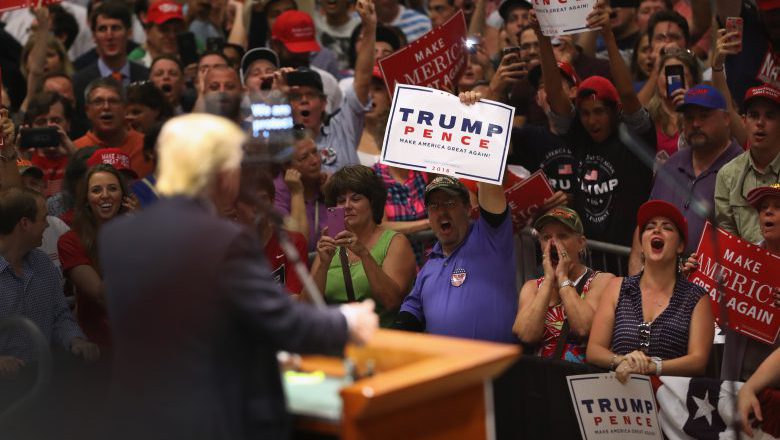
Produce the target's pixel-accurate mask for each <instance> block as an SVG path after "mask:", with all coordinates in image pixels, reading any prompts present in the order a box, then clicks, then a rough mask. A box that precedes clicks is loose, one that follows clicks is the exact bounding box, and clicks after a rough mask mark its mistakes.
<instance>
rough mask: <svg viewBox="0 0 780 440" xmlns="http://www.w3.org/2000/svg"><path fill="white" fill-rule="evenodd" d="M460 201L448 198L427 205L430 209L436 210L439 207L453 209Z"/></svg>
mask: <svg viewBox="0 0 780 440" xmlns="http://www.w3.org/2000/svg"><path fill="white" fill-rule="evenodd" d="M457 204H458V203H457V202H456V201H455V200H447V201H446V202H441V203H439V202H430V203H428V205H427V208H428V211H435V210H437V209H439V208H444V209H452V208H454V207H455V205H457Z"/></svg>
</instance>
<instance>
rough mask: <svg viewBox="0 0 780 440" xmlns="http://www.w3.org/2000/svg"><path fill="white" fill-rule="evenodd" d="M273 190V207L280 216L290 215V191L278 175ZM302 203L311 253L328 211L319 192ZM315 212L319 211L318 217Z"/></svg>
mask: <svg viewBox="0 0 780 440" xmlns="http://www.w3.org/2000/svg"><path fill="white" fill-rule="evenodd" d="M274 188H275V189H276V195H275V196H274V206H275V207H276V209H277V210H278V211H279V212H280V213H282V215H285V216H288V215H290V189H289V188H287V184H286V183H284V176H283V175H282V174H279V175H278V176H276V178H275V179H274ZM304 203H305V204H306V220H307V222H308V223H309V252H313V251H314V250H315V249H316V248H317V240H319V239H320V231H322V228H324V227H325V218H326V216H327V212H328V209H327V207H326V206H325V198H324V196H323V195H322V194H321V193H320V192H317V197H315V198H313V199H311V200H306V201H305V202H304ZM317 211H319V215H317ZM315 220H318V222H315ZM317 223H319V224H317Z"/></svg>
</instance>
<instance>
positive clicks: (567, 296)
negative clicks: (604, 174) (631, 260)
mask: <svg viewBox="0 0 780 440" xmlns="http://www.w3.org/2000/svg"><path fill="white" fill-rule="evenodd" d="M534 228H536V230H537V231H538V232H539V241H540V243H541V245H542V250H543V251H544V254H543V257H542V266H543V267H544V276H543V277H542V278H539V279H536V280H530V281H528V282H526V283H525V285H524V286H523V288H522V289H520V300H519V307H518V311H517V316H516V318H515V324H514V326H513V327H512V331H514V333H515V334H516V335H517V337H518V338H519V339H520V340H521V341H522V342H523V343H524V344H525V345H532V346H538V347H539V349H538V350H537V353H536V354H537V355H539V356H542V357H554V358H556V359H564V360H567V361H571V362H578V363H583V362H585V342H586V341H587V339H588V334H589V333H590V326H591V323H592V322H593V315H594V313H595V311H596V306H597V305H598V303H599V298H601V292H602V291H603V290H604V288H605V287H606V286H607V284H608V282H609V280H610V279H612V278H614V277H613V276H612V274H607V273H597V272H594V271H593V270H592V269H590V268H588V267H586V266H585V265H584V264H582V260H581V258H580V256H581V255H582V254H583V253H584V252H585V244H586V242H585V237H584V236H583V235H582V234H583V228H582V221H580V217H579V215H577V212H576V211H574V210H572V209H569V208H565V207H557V208H553V209H551V210H549V211H547V212H546V213H545V214H544V215H542V216H541V217H539V219H538V220H537V221H536V223H534Z"/></svg>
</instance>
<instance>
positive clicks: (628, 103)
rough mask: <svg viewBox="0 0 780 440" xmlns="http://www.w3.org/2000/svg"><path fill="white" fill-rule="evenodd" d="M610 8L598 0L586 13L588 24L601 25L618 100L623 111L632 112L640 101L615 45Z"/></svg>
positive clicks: (601, 0) (634, 111)
mask: <svg viewBox="0 0 780 440" xmlns="http://www.w3.org/2000/svg"><path fill="white" fill-rule="evenodd" d="M611 11H612V9H611V8H610V7H609V6H607V2H606V1H605V0H599V1H598V3H596V5H595V6H594V7H593V12H591V13H590V14H589V15H588V26H589V27H592V28H595V27H601V36H602V37H603V38H604V43H605V44H606V46H607V53H608V54H609V70H610V73H612V80H613V82H614V83H615V88H616V89H617V91H618V93H619V94H620V102H621V104H622V105H623V112H624V113H626V114H633V113H636V112H638V111H639V110H640V109H641V108H642V103H640V102H639V99H638V98H637V96H636V92H634V85H633V82H632V81H631V72H630V71H629V70H628V67H627V66H626V63H625V62H624V61H623V57H622V56H621V55H620V49H619V48H618V45H617V39H616V38H615V34H614V33H613V32H612V26H611V24H610V18H609V15H610V13H611Z"/></svg>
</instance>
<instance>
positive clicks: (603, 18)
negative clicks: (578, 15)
mask: <svg viewBox="0 0 780 440" xmlns="http://www.w3.org/2000/svg"><path fill="white" fill-rule="evenodd" d="M611 14H612V8H610V7H609V6H608V5H607V2H605V1H604V0H599V1H598V2H597V3H596V4H595V5H593V11H591V12H590V14H588V17H587V18H586V23H587V24H588V27H589V28H591V29H593V30H596V29H601V30H602V32H604V31H612V24H611V22H610V15H611Z"/></svg>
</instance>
